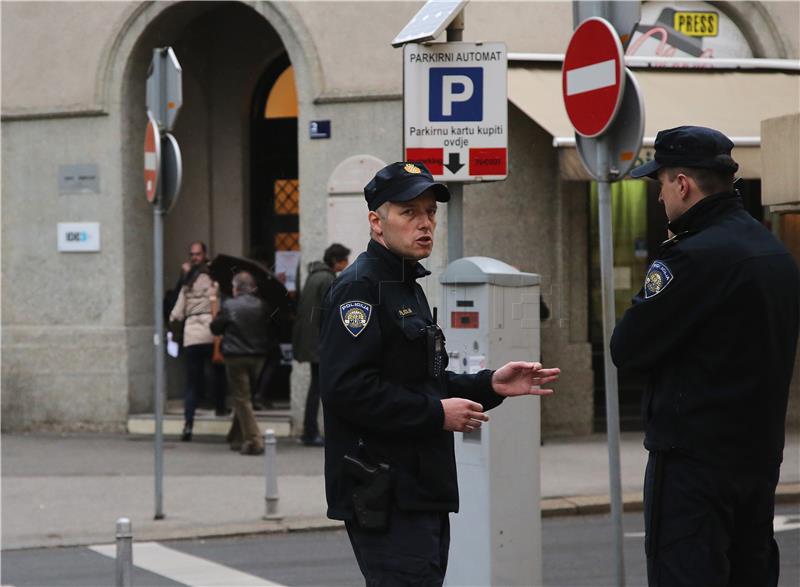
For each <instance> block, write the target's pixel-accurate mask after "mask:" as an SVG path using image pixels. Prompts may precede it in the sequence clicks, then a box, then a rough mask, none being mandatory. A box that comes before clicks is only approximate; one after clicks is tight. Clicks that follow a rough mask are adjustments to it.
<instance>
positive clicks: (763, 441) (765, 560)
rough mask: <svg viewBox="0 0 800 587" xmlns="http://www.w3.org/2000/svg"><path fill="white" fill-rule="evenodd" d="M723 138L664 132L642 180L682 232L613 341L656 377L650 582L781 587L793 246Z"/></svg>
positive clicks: (668, 245)
mask: <svg viewBox="0 0 800 587" xmlns="http://www.w3.org/2000/svg"><path fill="white" fill-rule="evenodd" d="M732 148H733V143H732V142H731V141H730V139H728V137H726V136H725V135H723V134H722V133H720V132H718V131H716V130H713V129H710V128H704V127H696V126H683V127H678V128H673V129H669V130H664V131H661V132H659V133H658V135H657V137H656V142H655V159H654V160H653V161H650V162H648V163H646V164H645V165H642V166H640V167H637V168H636V169H634V170H633V171H632V172H631V176H632V177H650V178H652V179H656V180H657V181H658V182H659V183H660V184H661V191H660V194H659V201H660V202H662V203H663V204H664V208H665V211H666V215H667V219H668V221H669V223H668V227H669V234H670V235H671V238H669V240H667V241H665V242H664V243H663V244H662V246H661V252H660V254H659V256H658V259H657V260H656V261H654V262H653V264H652V265H651V266H650V268H649V269H648V271H647V275H646V278H645V282H644V286H643V287H642V289H641V290H640V291H639V293H638V294H637V296H636V297H635V298H634V299H633V306H632V307H631V308H630V309H629V310H628V311H627V312H625V315H624V316H623V317H622V319H621V320H620V322H619V324H618V325H617V327H616V329H615V330H614V335H613V337H612V339H611V355H612V358H613V360H614V363H615V364H616V365H617V367H620V368H626V369H638V370H641V371H644V372H646V373H648V375H649V381H648V386H647V393H646V394H645V396H644V400H643V413H644V417H645V424H646V436H645V441H644V444H645V447H646V448H647V450H648V451H649V452H650V456H649V460H648V463H647V470H646V472H645V482H644V484H645V488H644V502H645V503H644V505H645V533H646V536H645V551H646V553H647V576H648V582H649V584H650V585H652V586H654V585H658V586H660V587H671V586H687V587H688V586H698V585H703V586H708V587H712V586H733V585H741V586H743V587H744V586H751V587H754V586H763V587H766V586H775V585H777V583H778V571H779V565H778V545H777V543H776V542H775V539H774V537H773V516H774V507H775V486H776V484H777V482H778V476H779V472H780V464H781V461H782V458H783V446H784V426H785V421H786V404H787V399H788V392H789V382H790V380H791V377H792V369H793V365H794V360H795V350H796V346H797V337H798V327H799V326H798V323H799V322H800V276H798V268H797V265H796V263H795V261H794V259H793V258H792V257H791V255H790V254H789V252H788V251H787V250H786V249H785V248H784V246H783V245H782V244H781V243H780V242H779V241H778V239H776V238H775V237H774V236H773V235H772V233H770V232H769V231H768V230H767V229H766V228H764V226H762V225H761V224H760V223H759V222H757V221H756V220H755V219H754V218H753V217H752V216H750V215H749V214H748V213H747V212H746V211H745V209H744V207H743V205H742V200H741V198H740V197H739V196H738V194H737V193H736V192H735V191H734V188H733V182H734V174H735V173H736V171H737V169H738V164H737V163H736V162H735V161H734V160H733V159H732V158H731V149H732Z"/></svg>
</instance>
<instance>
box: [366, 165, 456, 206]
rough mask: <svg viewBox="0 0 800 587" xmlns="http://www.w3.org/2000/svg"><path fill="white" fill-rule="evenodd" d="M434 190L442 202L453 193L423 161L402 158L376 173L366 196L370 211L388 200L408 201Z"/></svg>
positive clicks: (448, 198) (368, 186)
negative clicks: (435, 176) (434, 176)
mask: <svg viewBox="0 0 800 587" xmlns="http://www.w3.org/2000/svg"><path fill="white" fill-rule="evenodd" d="M428 189H429V190H432V191H433V193H434V195H435V196H436V200H437V201H439V202H447V201H448V200H450V192H449V191H448V189H447V186H445V185H444V184H442V183H438V182H435V181H433V176H432V175H431V172H430V171H428V168H427V167H425V166H424V165H423V164H422V163H412V162H409V161H398V162H397V163H390V164H389V165H387V166H386V167H384V168H383V169H381V170H380V171H379V172H378V173H376V174H375V177H373V178H372V179H371V180H370V182H369V183H368V184H367V185H366V186H365V187H364V197H365V198H366V199H367V206H368V207H369V209H370V210H377V209H378V207H379V206H380V205H381V204H383V203H385V202H407V201H409V200H413V199H414V198H416V197H417V196H420V195H422V192H424V191H425V190H428Z"/></svg>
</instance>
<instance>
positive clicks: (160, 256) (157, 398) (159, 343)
mask: <svg viewBox="0 0 800 587" xmlns="http://www.w3.org/2000/svg"><path fill="white" fill-rule="evenodd" d="M153 260H154V262H153V272H154V275H153V309H154V312H155V323H156V332H155V334H154V336H153V347H154V348H155V363H156V365H155V366H156V374H155V394H154V398H153V401H154V402H155V418H156V421H155V425H156V433H155V467H156V470H155V484H156V488H155V489H156V514H155V516H154V517H155V519H156V520H162V519H163V518H164V508H163V478H164V433H163V432H164V348H163V346H164V314H163V307H162V302H161V296H163V295H164V217H163V215H162V214H161V206H160V205H158V204H156V205H155V206H153Z"/></svg>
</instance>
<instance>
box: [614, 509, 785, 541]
mask: <svg viewBox="0 0 800 587" xmlns="http://www.w3.org/2000/svg"><path fill="white" fill-rule="evenodd" d="M772 528H773V531H774V532H775V533H776V534H777V533H778V532H788V531H789V530H800V515H797V516H775V518H773V520H772ZM625 538H644V532H625Z"/></svg>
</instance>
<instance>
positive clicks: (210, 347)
mask: <svg viewBox="0 0 800 587" xmlns="http://www.w3.org/2000/svg"><path fill="white" fill-rule="evenodd" d="M189 259H190V262H189V263H188V264H187V263H184V267H183V269H184V270H183V271H182V274H181V279H180V280H179V284H180V291H179V293H178V299H177V301H176V302H175V305H174V307H173V308H172V310H171V311H170V314H169V323H170V324H171V325H173V326H172V328H173V329H174V328H175V326H174V325H175V324H176V323H177V324H182V327H181V328H180V329H181V330H182V340H181V344H182V346H183V356H184V359H185V364H186V388H185V391H184V400H183V404H184V407H183V411H184V424H183V433H182V434H181V440H183V441H190V440H192V433H193V427H194V416H195V410H196V409H197V403H198V399H199V398H200V397H202V396H204V390H205V383H206V380H207V378H206V374H207V373H208V374H209V375H210V383H211V387H212V388H213V393H214V395H215V399H216V403H217V412H218V413H219V411H220V409H221V410H222V411H223V412H224V410H225V388H224V386H223V381H221V378H220V377H219V370H218V368H216V366H215V365H212V362H211V357H212V355H213V352H214V336H213V335H212V334H211V330H210V328H209V325H210V324H211V320H212V317H211V300H212V298H214V297H216V295H217V284H216V283H214V281H213V280H212V279H211V276H210V275H209V271H208V260H207V258H206V246H205V244H204V243H202V242H200V241H196V242H193V243H192V244H191V246H190V248H189Z"/></svg>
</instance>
